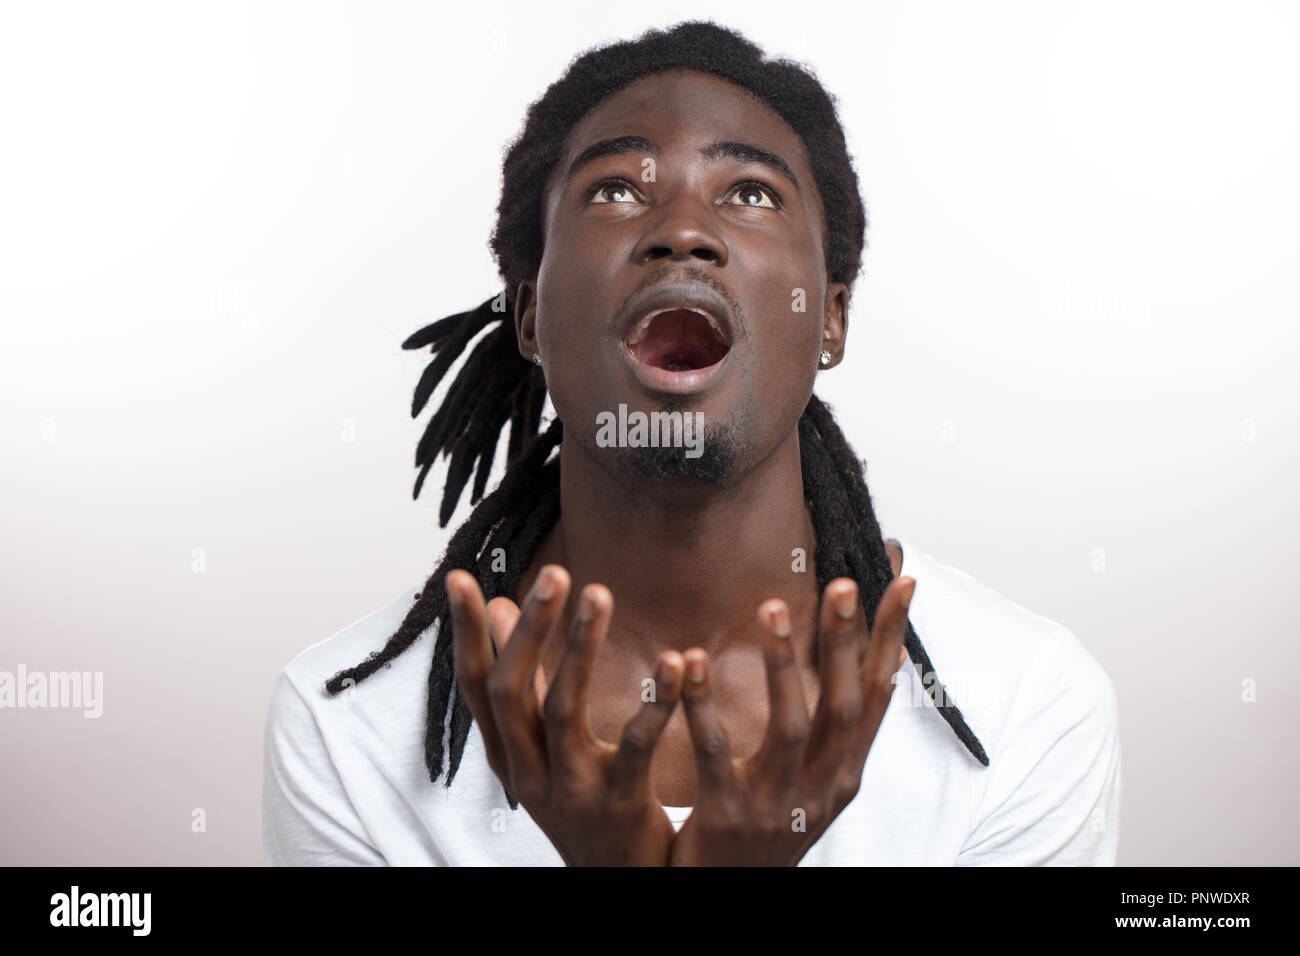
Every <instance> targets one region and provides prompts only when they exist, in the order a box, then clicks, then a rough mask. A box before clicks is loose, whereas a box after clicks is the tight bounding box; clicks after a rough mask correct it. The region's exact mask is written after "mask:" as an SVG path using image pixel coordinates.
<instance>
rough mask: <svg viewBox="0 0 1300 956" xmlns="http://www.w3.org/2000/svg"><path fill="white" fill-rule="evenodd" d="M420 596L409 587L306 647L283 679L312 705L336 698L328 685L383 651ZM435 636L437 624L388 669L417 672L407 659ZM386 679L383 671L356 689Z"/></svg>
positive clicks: (292, 661)
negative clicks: (351, 668) (372, 655)
mask: <svg viewBox="0 0 1300 956" xmlns="http://www.w3.org/2000/svg"><path fill="white" fill-rule="evenodd" d="M418 593H419V588H418V587H412V588H407V589H406V590H405V591H403V592H402V593H401V594H399V595H398V596H397V597H395V598H394V599H393V600H391V601H389V602H388V603H387V604H384V605H383V606H381V607H379V608H377V609H376V610H374V611H371V612H370V613H368V614H366V615H364V616H362V617H360V618H358V619H357V620H355V621H353V622H352V623H351V624H348V625H347V626H346V627H343V628H341V629H339V630H338V631H335V632H334V633H333V634H331V635H330V636H329V637H327V638H325V639H324V640H321V641H317V642H316V643H315V644H312V645H311V646H310V647H307V648H304V649H303V650H302V651H300V652H299V653H298V654H296V655H295V656H294V657H293V658H292V659H291V660H290V661H289V662H288V663H287V664H285V665H284V667H283V669H282V670H281V676H282V678H283V680H284V681H285V682H286V683H288V684H289V685H291V686H292V687H293V688H294V689H295V690H296V691H297V692H298V693H299V694H300V695H301V696H302V697H303V699H304V700H306V701H307V702H308V703H309V704H312V705H314V704H316V703H317V702H319V701H322V700H328V699H331V698H332V697H334V696H336V695H331V694H329V693H328V692H327V691H326V690H325V683H326V682H327V681H328V680H329V679H330V678H332V677H334V676H335V675H336V674H338V673H339V672H340V671H343V670H347V669H348V668H350V667H354V666H356V665H357V664H359V663H361V662H362V661H363V660H365V659H366V658H367V657H369V656H370V655H371V654H373V653H375V652H377V651H379V650H381V649H382V648H383V647H384V645H385V644H387V643H388V639H389V638H390V637H392V636H393V635H394V634H396V633H397V631H398V629H399V628H401V626H402V622H403V621H404V620H405V618H406V615H407V613H408V612H409V611H410V610H411V608H412V607H413V606H414V605H415V602H416V595H417V594H418ZM436 633H437V625H436V624H435V625H433V626H431V627H430V628H428V629H427V630H426V631H425V632H423V633H422V634H421V636H420V638H419V639H418V640H417V641H416V642H415V643H414V645H412V646H411V647H410V648H409V649H408V650H407V651H406V653H405V654H403V655H401V656H400V657H398V658H397V660H396V661H394V662H393V663H392V664H391V665H389V666H388V667H387V668H385V670H392V669H393V668H396V667H397V664H398V662H403V663H402V666H401V668H400V671H401V672H402V673H405V672H408V671H411V670H413V669H418V668H412V667H410V666H408V665H407V664H406V663H405V661H406V659H407V658H408V657H417V656H419V654H418V652H417V648H419V647H420V645H422V644H431V643H432V642H430V641H427V640H426V638H428V637H430V636H433V635H436ZM430 650H431V648H430ZM424 676H427V674H426V675H424ZM387 679H388V675H386V674H384V673H383V672H382V671H381V672H380V673H377V674H375V675H374V676H372V677H371V678H369V679H368V680H367V681H365V682H363V683H361V684H358V685H356V687H357V688H360V687H364V686H365V684H368V683H370V682H371V681H384V680H387ZM344 693H347V691H345V692H344ZM313 709H314V708H313Z"/></svg>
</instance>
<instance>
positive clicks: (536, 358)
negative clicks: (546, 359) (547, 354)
mask: <svg viewBox="0 0 1300 956" xmlns="http://www.w3.org/2000/svg"><path fill="white" fill-rule="evenodd" d="M533 364H534V365H541V364H542V355H541V353H540V352H534V353H533Z"/></svg>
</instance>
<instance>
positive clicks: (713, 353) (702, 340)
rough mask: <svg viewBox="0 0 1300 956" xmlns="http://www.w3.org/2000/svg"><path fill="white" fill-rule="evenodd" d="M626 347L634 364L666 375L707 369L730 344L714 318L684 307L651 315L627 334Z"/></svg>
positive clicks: (721, 355) (725, 352)
mask: <svg viewBox="0 0 1300 956" xmlns="http://www.w3.org/2000/svg"><path fill="white" fill-rule="evenodd" d="M625 345H626V348H627V351H628V353H629V354H630V355H631V356H632V358H634V359H635V360H636V361H637V362H640V363H641V364H642V365H648V366H650V367H651V368H661V369H664V370H665V371H668V372H691V371H694V370H696V369H701V368H708V367H709V366H711V365H717V364H718V363H719V362H721V361H722V360H723V359H724V358H725V357H726V355H727V353H728V352H730V351H731V341H730V340H729V339H728V338H727V334H726V332H724V331H723V329H722V327H721V326H720V325H719V324H718V323H717V322H716V321H715V320H714V318H713V316H711V315H709V314H708V313H707V312H704V311H703V310H701V309H694V308H685V307H683V308H675V309H660V310H658V311H656V312H651V313H650V314H649V315H647V316H646V317H645V318H644V319H642V320H641V321H640V322H638V323H637V324H636V327H635V328H633V329H632V331H631V332H630V333H629V334H628V337H627V341H626V343H625Z"/></svg>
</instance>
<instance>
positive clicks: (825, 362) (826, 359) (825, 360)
mask: <svg viewBox="0 0 1300 956" xmlns="http://www.w3.org/2000/svg"><path fill="white" fill-rule="evenodd" d="M818 361H819V363H820V364H821V367H822V368H826V367H827V366H829V365H830V364H831V353H830V352H827V351H826V350H825V349H823V350H822V354H821V358H820V359H819V360H818Z"/></svg>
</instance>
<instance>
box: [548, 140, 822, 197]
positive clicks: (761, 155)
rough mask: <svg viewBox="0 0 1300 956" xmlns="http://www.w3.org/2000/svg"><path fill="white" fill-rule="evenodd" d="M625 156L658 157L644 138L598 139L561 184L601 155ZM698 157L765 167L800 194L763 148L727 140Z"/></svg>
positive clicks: (784, 167)
mask: <svg viewBox="0 0 1300 956" xmlns="http://www.w3.org/2000/svg"><path fill="white" fill-rule="evenodd" d="M625 153H645V154H647V155H650V156H658V154H659V153H658V150H657V149H656V147H655V144H654V143H653V142H652V141H650V140H648V139H646V138H645V137H644V136H615V137H614V138H612V139H602V140H599V141H597V142H595V143H592V144H591V145H590V146H588V147H587V148H586V149H584V150H583V151H582V152H580V153H579V154H578V155H577V157H576V158H575V159H574V160H573V162H572V163H570V164H569V168H568V170H567V171H566V172H565V174H564V185H565V186H567V185H568V184H569V182H570V181H572V179H573V177H574V176H576V175H577V174H578V171H579V170H580V169H582V167H583V166H586V165H587V164H588V163H591V162H594V161H595V160H597V159H600V158H601V157H603V156H620V155H623V154H625ZM699 153H700V156H702V157H703V158H704V159H705V160H707V161H709V162H717V161H718V160H721V159H730V160H734V161H735V162H738V163H758V164H759V165H760V166H766V167H767V168H768V169H771V170H773V171H775V172H778V173H780V174H781V175H782V176H784V177H785V178H786V179H788V180H790V182H792V183H794V188H795V189H796V190H798V191H800V192H802V191H803V187H801V186H800V185H799V178H798V177H797V176H795V174H794V170H793V169H791V168H790V164H789V163H787V162H786V161H785V160H784V159H782V158H781V157H780V156H778V155H777V154H776V153H773V152H771V151H769V150H766V149H760V148H759V147H757V146H754V145H752V144H750V143H738V142H735V141H734V140H727V141H725V142H721V143H710V144H709V145H707V146H701V147H700V150H699Z"/></svg>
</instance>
